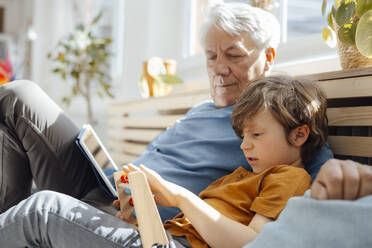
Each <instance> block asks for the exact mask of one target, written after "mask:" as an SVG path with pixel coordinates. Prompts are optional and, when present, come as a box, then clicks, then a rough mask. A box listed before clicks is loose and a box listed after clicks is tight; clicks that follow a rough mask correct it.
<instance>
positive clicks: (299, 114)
mask: <svg viewBox="0 0 372 248" xmlns="http://www.w3.org/2000/svg"><path fill="white" fill-rule="evenodd" d="M262 108H264V109H267V110H269V111H270V113H271V114H272V115H273V116H274V118H275V119H276V120H277V121H278V122H279V123H280V124H281V125H282V126H283V127H284V129H285V132H286V134H287V138H288V136H289V133H290V132H291V130H293V129H294V128H296V127H299V126H302V125H307V126H309V129H310V133H309V137H308V139H307V140H306V142H305V143H304V144H303V145H302V147H301V158H302V162H303V164H304V165H306V164H307V163H308V162H309V161H310V160H311V159H312V158H313V157H314V155H315V154H316V152H317V151H319V150H320V148H321V147H322V146H323V145H324V143H325V142H326V140H327V136H328V120H327V116H326V110H327V99H326V95H325V94H324V92H323V91H322V90H321V89H320V88H319V87H318V86H317V85H316V84H315V83H314V82H313V81H310V80H305V79H294V78H292V77H290V76H273V77H266V78H263V79H260V80H257V81H255V82H253V83H252V84H250V85H249V86H247V87H246V88H245V89H244V91H243V93H242V94H241V95H240V97H239V99H238V101H237V103H236V104H235V107H234V109H233V111H232V115H231V124H232V127H233V129H234V131H235V133H236V134H237V135H238V136H239V137H241V136H242V128H243V123H244V120H245V119H247V118H252V117H253V116H254V115H255V114H257V113H258V111H259V110H260V109H262ZM288 142H289V143H290V141H289V140H288Z"/></svg>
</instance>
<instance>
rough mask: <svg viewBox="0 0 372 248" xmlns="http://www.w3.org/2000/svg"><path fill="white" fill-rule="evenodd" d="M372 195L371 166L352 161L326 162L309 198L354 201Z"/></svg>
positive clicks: (335, 160) (331, 160)
mask: <svg viewBox="0 0 372 248" xmlns="http://www.w3.org/2000/svg"><path fill="white" fill-rule="evenodd" d="M369 194H372V166H368V165H362V164H359V163H357V162H354V161H352V160H338V159H330V160H328V161H327V162H326V163H325V164H324V165H323V166H322V167H321V169H320V171H319V174H318V176H317V177H316V179H315V181H314V182H313V184H312V186H311V197H313V198H315V199H318V200H327V199H344V200H355V199H358V198H360V197H363V196H365V195H369Z"/></svg>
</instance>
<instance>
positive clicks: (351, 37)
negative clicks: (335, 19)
mask: <svg viewBox="0 0 372 248" xmlns="http://www.w3.org/2000/svg"><path fill="white" fill-rule="evenodd" d="M355 30H356V24H353V23H346V24H344V25H342V27H340V28H339V30H338V33H337V35H338V38H339V39H340V41H341V42H342V43H344V44H347V45H355Z"/></svg>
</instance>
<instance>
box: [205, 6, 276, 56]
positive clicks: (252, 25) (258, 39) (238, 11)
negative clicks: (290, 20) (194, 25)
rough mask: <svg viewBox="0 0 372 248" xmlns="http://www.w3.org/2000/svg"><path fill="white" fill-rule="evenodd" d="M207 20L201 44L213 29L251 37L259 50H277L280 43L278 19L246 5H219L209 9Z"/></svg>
mask: <svg viewBox="0 0 372 248" xmlns="http://www.w3.org/2000/svg"><path fill="white" fill-rule="evenodd" d="M207 12H208V14H207V18H206V20H205V21H204V23H203V25H202V27H201V33H200V38H201V40H200V41H201V44H202V46H203V47H205V39H206V35H207V33H208V31H209V30H210V29H211V28H218V29H220V30H223V31H225V32H227V33H228V34H230V35H233V36H238V35H249V37H250V38H251V39H252V40H253V42H254V43H255V44H256V46H257V48H258V49H266V48H269V47H272V48H274V49H276V48H277V47H278V45H279V41H280V26H279V23H278V20H277V19H276V17H275V16H274V15H273V14H271V13H269V12H267V11H265V10H262V9H260V8H256V7H253V6H251V5H249V4H246V3H238V2H235V3H231V2H230V3H217V4H214V5H212V6H210V7H209V8H208V9H207Z"/></svg>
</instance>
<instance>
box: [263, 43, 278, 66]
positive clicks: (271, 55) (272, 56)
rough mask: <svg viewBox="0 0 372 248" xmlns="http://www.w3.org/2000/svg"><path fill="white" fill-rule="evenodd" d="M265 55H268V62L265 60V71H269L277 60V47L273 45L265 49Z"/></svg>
mask: <svg viewBox="0 0 372 248" xmlns="http://www.w3.org/2000/svg"><path fill="white" fill-rule="evenodd" d="M265 55H266V62H265V71H268V70H269V69H270V68H271V66H272V65H273V64H274V60H275V56H276V53H275V49H274V48H272V47H269V48H267V49H266V50H265Z"/></svg>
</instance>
